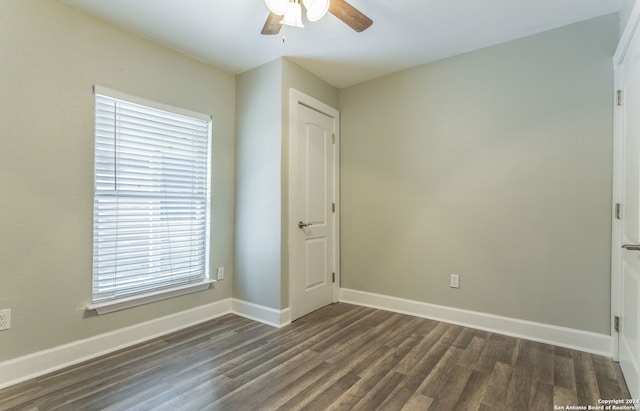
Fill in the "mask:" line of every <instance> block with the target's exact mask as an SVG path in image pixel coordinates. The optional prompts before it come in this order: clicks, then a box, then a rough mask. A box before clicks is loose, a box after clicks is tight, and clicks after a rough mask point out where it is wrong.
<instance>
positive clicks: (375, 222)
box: [339, 15, 619, 334]
mask: <svg viewBox="0 0 640 411" xmlns="http://www.w3.org/2000/svg"><path fill="white" fill-rule="evenodd" d="M618 27H619V23H618V16H617V15H609V16H604V17H600V18H596V19H592V20H589V21H585V22H581V23H577V24H573V25H570V26H566V27H563V28H559V29H556V30H552V31H549V32H545V33H542V34H538V35H534V36H531V37H527V38H523V39H519V40H515V41H511V42H508V43H505V44H501V45H497V46H494V47H490V48H486V49H483V50H479V51H475V52H472V53H468V54H465V55H461V56H458V57H453V58H449V59H446V60H442V61H439V62H435V63H432V64H427V65H423V66H420V67H416V68H413V69H409V70H405V71H402V72H398V73H395V74H392V75H388V76H385V77H382V78H379V79H376V80H372V81H369V82H366V83H363V84H360V85H356V86H352V87H349V88H346V89H342V90H340V95H339V96H340V107H339V108H340V111H341V118H342V125H341V127H342V128H341V133H342V146H341V150H342V151H341V160H342V163H341V166H342V169H341V172H342V178H341V183H342V187H341V199H342V232H341V235H342V249H341V253H342V255H341V257H342V266H341V272H342V284H341V286H342V287H343V288H347V289H354V290H360V291H366V292H372V293H379V294H385V295H390V296H394V297H400V298H406V299H409V300H415V301H420V302H427V303H432V304H438V305H443V306H448V307H454V308H460V309H467V310H473V311H476V312H483V313H490V314H496V315H500V316H505V317H512V318H517V319H523V320H530V321H534V322H539V323H544V324H551V325H557V326H562V327H568V328H574V329H578V330H585V331H591V332H595V333H602V334H609V330H610V318H609V317H610V247H611V245H610V235H611V234H610V233H611V225H610V219H611V204H610V202H611V189H612V186H611V179H612V111H613V103H612V95H613V94H612V90H613V72H612V59H611V57H612V55H613V52H614V50H615V47H616V43H617V38H618ZM450 273H457V274H459V275H460V288H459V289H453V288H449V275H450Z"/></svg>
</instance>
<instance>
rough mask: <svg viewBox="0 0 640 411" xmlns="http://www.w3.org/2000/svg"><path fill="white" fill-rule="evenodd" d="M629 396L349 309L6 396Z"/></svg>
mask: <svg viewBox="0 0 640 411" xmlns="http://www.w3.org/2000/svg"><path fill="white" fill-rule="evenodd" d="M623 398H629V392H628V391H627V388H626V385H625V383H624V380H623V377H622V374H621V372H620V369H619V367H618V365H617V364H616V363H614V362H613V361H612V360H611V359H609V358H605V357H601V356H597V355H592V354H587V353H583V352H579V351H573V350H569V349H565V348H560V347H555V346H551V345H547V344H541V343H537V342H532V341H527V340H522V339H518V338H512V337H506V336H503V335H499V334H492V333H489V332H485V331H479V330H474V329H470V328H465V327H460V326H455V325H451V324H446V323H441V322H437V321H431V320H426V319H422V318H416V317H411V316H408V315H402V314H396V313H391V312H386V311H380V310H374V309H370V308H364V307H358V306H353V305H348V304H342V303H340V304H334V305H331V306H329V307H325V308H323V309H321V310H318V311H316V312H314V313H312V314H309V315H307V316H305V317H303V318H301V319H299V320H298V321H296V322H294V323H293V324H291V325H290V326H287V327H285V328H282V329H275V328H272V327H269V326H266V325H263V324H260V323H256V322H253V321H250V320H247V319H244V318H241V317H237V316H234V315H227V316H224V317H221V318H218V319H216V320H213V321H209V322H207V323H203V324H200V325H198V326H195V327H191V328H189V329H186V330H183V331H180V332H177V333H173V334H170V335H167V336H165V337H163V338H158V339H154V340H152V341H149V342H147V343H144V344H140V345H137V346H135V347H132V348H129V349H126V350H122V351H119V352H117V353H114V354H111V355H107V356H104V357H101V358H98V359H95V360H92V361H89V362H86V363H83V364H80V365H78V366H74V367H70V368H67V369H64V370H62V371H59V372H55V373H52V374H49V375H46V376H43V377H40V378H36V379H34V380H31V381H27V382H24V383H21V384H18V385H15V386H12V387H9V388H6V389H4V390H0V409H2V410H5V409H12V410H13V409H15V410H171V411H174V410H200V409H204V410H375V409H380V410H437V411H446V410H456V411H457V410H491V411H495V410H553V409H554V405H556V406H567V405H584V406H588V405H598V400H599V399H623Z"/></svg>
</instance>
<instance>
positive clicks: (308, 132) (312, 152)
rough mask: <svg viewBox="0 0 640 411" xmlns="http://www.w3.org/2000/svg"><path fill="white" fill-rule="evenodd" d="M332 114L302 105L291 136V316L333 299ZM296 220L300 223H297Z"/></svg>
mask: <svg viewBox="0 0 640 411" xmlns="http://www.w3.org/2000/svg"><path fill="white" fill-rule="evenodd" d="M336 126H337V123H336V119H335V118H333V117H331V116H328V115H326V114H323V113H321V112H319V111H317V110H314V109H312V108H309V107H307V106H305V105H303V104H298V107H297V125H296V129H295V133H293V135H292V136H291V139H292V141H291V143H292V146H293V147H294V152H295V156H296V158H295V171H294V172H295V176H294V177H295V184H296V187H295V192H296V193H297V194H296V198H295V201H294V209H293V210H291V212H292V214H294V215H295V216H296V218H295V223H294V224H296V229H295V233H294V238H292V241H293V248H292V252H293V253H294V255H293V256H292V261H293V264H292V267H291V273H290V275H291V276H292V277H293V278H292V279H291V284H292V287H291V293H292V294H293V295H292V296H291V300H292V310H291V311H292V312H291V314H292V319H296V318H298V317H301V316H303V315H305V314H307V313H310V312H311V311H314V310H316V309H318V308H321V307H324V306H325V305H328V304H331V303H332V302H333V299H334V284H333V281H332V276H333V272H335V264H336V262H335V248H334V247H335V233H336V231H335V214H334V213H333V209H332V205H333V202H334V196H335V191H334V188H335V187H334V182H335V176H334V170H335V164H334V159H335V149H334V144H333V141H332V140H333V139H332V135H333V133H334V130H335V128H336ZM298 224H303V226H301V227H298Z"/></svg>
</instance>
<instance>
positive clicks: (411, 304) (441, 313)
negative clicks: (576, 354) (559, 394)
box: [340, 288, 613, 357]
mask: <svg viewBox="0 0 640 411" xmlns="http://www.w3.org/2000/svg"><path fill="white" fill-rule="evenodd" d="M340 301H341V302H345V303H350V304H356V305H362V306H366V307H372V308H378V309H381V310H387V311H393V312H397V313H402V314H409V315H413V316H416V317H423V318H429V319H432V320H437V321H443V322H447V323H452V324H458V325H462V326H465V327H471V328H477V329H480V330H485V331H490V332H495V333H499V334H505V335H510V336H513V337H518V338H524V339H527V340H533V341H538V342H542V343H547V344H553V345H557V346H560V347H566V348H571V349H574V350H580V351H585V352H589V353H593V354H598V355H603V356H606V357H613V338H612V337H611V336H610V335H606V334H597V333H593V332H588V331H582V330H576V329H572V328H565V327H559V326H556V325H550V324H543V323H536V322H532V321H526V320H520V319H517V318H509V317H501V316H498V315H493V314H487V313H480V312H475V311H468V310H461V309H458V308H452V307H445V306H442V305H435V304H428V303H423V302H419V301H413V300H406V299H403V298H397V297H390V296H387V295H382V294H373V293H368V292H364V291H357V290H350V289H345V288H342V289H340Z"/></svg>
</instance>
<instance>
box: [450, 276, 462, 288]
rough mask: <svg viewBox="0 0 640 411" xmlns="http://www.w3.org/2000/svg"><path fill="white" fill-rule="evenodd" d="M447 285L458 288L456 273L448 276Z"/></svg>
mask: <svg viewBox="0 0 640 411" xmlns="http://www.w3.org/2000/svg"><path fill="white" fill-rule="evenodd" d="M449 287H451V288H460V276H459V275H458V274H451V275H450V276H449Z"/></svg>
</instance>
